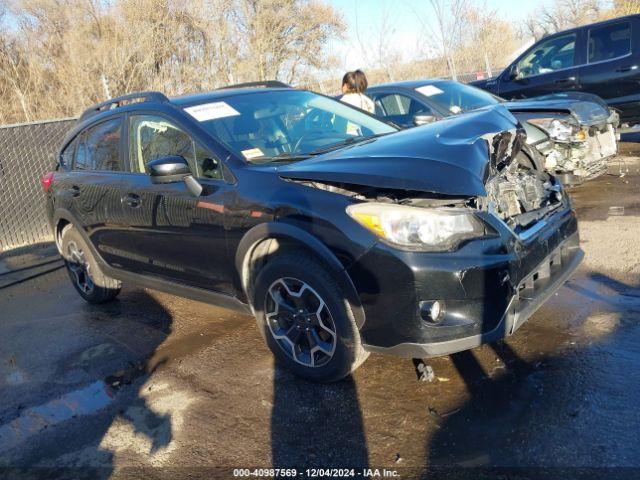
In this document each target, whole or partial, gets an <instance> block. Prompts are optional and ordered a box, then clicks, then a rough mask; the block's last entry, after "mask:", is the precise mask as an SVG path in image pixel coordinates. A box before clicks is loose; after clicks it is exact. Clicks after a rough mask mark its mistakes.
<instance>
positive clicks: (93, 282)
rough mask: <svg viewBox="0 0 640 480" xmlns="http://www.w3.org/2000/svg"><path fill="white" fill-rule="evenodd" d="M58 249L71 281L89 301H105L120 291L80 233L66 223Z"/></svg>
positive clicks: (116, 281) (118, 284)
mask: <svg viewBox="0 0 640 480" xmlns="http://www.w3.org/2000/svg"><path fill="white" fill-rule="evenodd" d="M60 250H61V251H62V258H64V262H65V265H66V267H67V272H68V273H69V278H70V279H71V283H72V284H73V286H74V287H75V289H76V290H77V292H78V293H79V294H80V296H81V297H82V298H83V299H85V300H86V301H87V302H89V303H93V304H96V303H105V302H108V301H109V300H113V299H114V298H116V297H117V296H118V294H119V293H120V282H119V281H118V280H116V279H115V278H111V277H109V276H108V275H105V274H104V272H102V270H101V269H100V266H99V265H98V262H96V259H95V257H94V256H93V254H92V253H91V250H90V249H89V247H88V245H87V243H86V242H85V240H84V238H83V237H82V235H80V233H79V232H78V231H77V230H76V229H75V228H74V227H73V226H72V225H67V226H66V227H65V228H64V230H62V234H61V235H60Z"/></svg>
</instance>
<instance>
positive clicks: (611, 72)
mask: <svg viewBox="0 0 640 480" xmlns="http://www.w3.org/2000/svg"><path fill="white" fill-rule="evenodd" d="M637 22H638V19H637V18H635V17H634V18H632V19H623V20H620V21H617V22H611V23H607V24H605V25H601V26H594V27H592V28H589V29H588V30H587V38H588V40H587V64H586V65H585V66H583V67H582V69H581V71H580V83H581V88H582V90H583V91H585V92H589V93H595V94H596V95H599V96H600V97H602V98H603V99H605V100H606V101H607V102H608V103H610V104H612V106H616V104H617V103H625V102H626V101H632V100H631V99H626V98H625V97H633V98H634V99H637V98H638V97H640V93H639V92H638V85H639V84H640V62H638V59H637V56H638V55H639V54H640V52H638V51H636V50H637V49H638V48H640V32H639V31H638V25H633V23H637ZM634 27H635V28H634ZM632 35H635V37H636V38H637V40H636V41H635V42H634V41H633V37H632Z"/></svg>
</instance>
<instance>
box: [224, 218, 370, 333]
mask: <svg viewBox="0 0 640 480" xmlns="http://www.w3.org/2000/svg"><path fill="white" fill-rule="evenodd" d="M282 248H299V249H304V250H307V251H309V252H310V253H311V254H313V255H314V256H315V257H317V258H318V259H319V260H320V261H322V262H323V263H324V264H325V265H326V266H327V267H328V269H329V270H330V271H331V273H333V274H334V275H335V278H336V280H337V281H338V285H339V287H340V288H341V290H342V291H343V292H344V295H345V299H346V300H347V302H348V303H349V306H350V307H351V311H352V313H353V316H354V319H355V321H356V325H357V326H358V328H362V326H363V325H364V321H365V315H364V309H363V308H362V304H361V302H360V296H359V295H358V293H357V291H356V288H355V286H354V284H353V282H352V281H351V278H350V277H349V274H348V273H347V271H346V270H345V267H344V265H342V263H341V262H340V260H338V258H337V257H336V255H335V254H334V253H333V252H332V251H331V250H330V249H329V248H328V247H327V246H326V245H325V244H324V243H322V241H320V240H319V239H318V238H317V237H315V236H313V235H312V234H310V233H309V232H306V231H305V230H303V229H301V228H299V227H297V226H294V225H290V224H285V223H274V222H266V223H261V224H259V225H256V226H255V227H253V228H251V229H250V230H249V231H248V232H247V233H245V235H244V237H242V240H241V241H240V243H239V244H238V248H237V250H236V256H235V268H236V271H237V273H238V276H239V279H240V286H241V288H242V291H243V293H244V294H245V295H246V297H247V300H248V303H249V305H250V306H251V308H252V310H253V305H252V302H251V296H252V290H253V285H252V281H253V280H254V279H255V277H256V276H257V272H258V271H260V268H262V267H263V266H264V265H265V264H266V263H267V262H268V261H269V259H270V258H273V257H274V256H275V255H277V253H278V252H279V251H280V250H281V249H282Z"/></svg>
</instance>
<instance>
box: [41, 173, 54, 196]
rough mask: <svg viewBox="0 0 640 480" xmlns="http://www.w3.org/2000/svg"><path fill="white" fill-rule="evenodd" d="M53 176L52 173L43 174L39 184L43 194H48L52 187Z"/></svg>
mask: <svg viewBox="0 0 640 480" xmlns="http://www.w3.org/2000/svg"><path fill="white" fill-rule="evenodd" d="M53 175H54V172H49V173H45V175H44V177H42V179H41V180H40V183H41V184H42V189H43V190H44V191H45V192H48V191H49V189H50V188H51V185H53Z"/></svg>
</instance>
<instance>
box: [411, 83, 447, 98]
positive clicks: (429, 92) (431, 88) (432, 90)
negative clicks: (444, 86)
mask: <svg viewBox="0 0 640 480" xmlns="http://www.w3.org/2000/svg"><path fill="white" fill-rule="evenodd" d="M416 91H417V92H419V93H421V94H422V95H424V96H425V97H432V96H434V95H438V94H439V93H442V90H440V89H439V88H438V87H436V86H435V85H423V86H422V87H418V88H416Z"/></svg>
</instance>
